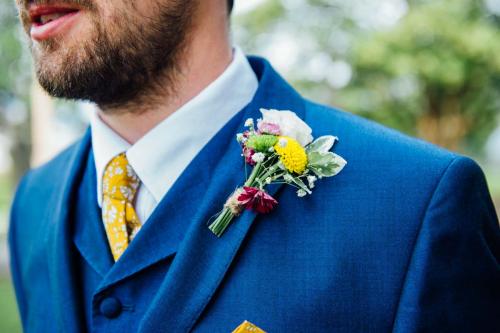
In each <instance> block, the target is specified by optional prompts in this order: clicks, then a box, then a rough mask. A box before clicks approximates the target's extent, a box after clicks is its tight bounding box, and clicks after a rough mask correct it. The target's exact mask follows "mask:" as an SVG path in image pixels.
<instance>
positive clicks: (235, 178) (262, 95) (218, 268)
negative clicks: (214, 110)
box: [124, 58, 305, 332]
mask: <svg viewBox="0 0 500 333" xmlns="http://www.w3.org/2000/svg"><path fill="white" fill-rule="evenodd" d="M250 61H251V64H252V67H253V69H254V71H255V72H256V73H257V75H258V77H259V89H258V91H257V93H256V96H255V97H254V100H253V101H252V102H251V103H250V104H249V105H248V106H247V107H246V108H245V109H244V110H242V111H241V112H240V113H239V114H238V115H236V116H235V117H234V118H233V119H232V120H231V121H230V122H229V123H228V124H227V125H226V126H225V127H224V128H223V129H222V130H221V131H220V132H219V133H218V134H217V135H216V136H215V137H214V138H213V139H212V140H211V142H210V143H209V144H208V145H207V146H205V148H204V149H203V150H202V151H201V152H200V154H199V155H198V156H197V158H196V159H195V160H194V161H193V162H192V163H191V165H190V166H189V167H188V169H187V170H186V172H185V173H184V174H183V175H182V176H181V179H180V180H179V182H180V183H181V184H180V185H182V183H184V182H186V183H187V182H190V185H191V187H186V186H178V187H179V189H178V190H179V191H178V192H173V193H172V195H171V196H170V197H169V200H170V204H169V206H168V208H170V209H172V210H178V211H182V210H184V212H183V214H182V216H183V217H184V218H183V219H182V220H177V223H185V224H187V223H189V227H188V228H187V229H186V231H185V236H184V238H183V239H182V242H181V244H180V246H179V249H178V251H177V254H176V255H175V258H174V260H173V263H172V265H171V267H170V268H169V271H168V273H167V276H166V278H165V280H164V281H163V283H162V285H161V287H160V290H159V291H158V294H157V296H156V297H155V299H154V300H153V303H152V306H151V307H150V308H149V310H148V312H147V313H146V314H145V316H144V319H143V321H142V323H141V326H140V332H155V331H156V330H157V329H158V327H162V329H163V330H164V331H169V332H185V331H189V330H191V329H192V327H193V326H194V324H195V322H196V320H197V319H198V317H199V316H200V315H201V313H202V311H203V310H204V309H205V307H206V305H207V304H208V302H209V301H210V300H211V298H212V297H213V295H214V293H215V291H216V289H217V288H218V287H219V285H220V283H221V281H222V279H223V278H224V276H225V274H226V272H227V270H228V268H229V267H230V265H231V263H232V261H233V259H234V258H235V256H236V254H237V251H238V249H239V248H240V246H241V243H242V242H243V240H244V239H245V238H246V237H247V234H248V233H249V230H251V229H250V228H251V225H252V223H253V221H254V219H255V217H256V215H255V213H253V212H251V211H245V212H244V213H243V214H242V215H241V216H240V217H238V218H237V219H235V220H234V222H233V224H232V225H231V226H230V227H229V228H228V229H227V231H226V233H225V234H224V235H223V236H222V237H221V238H220V239H219V238H217V237H216V236H215V235H213V234H212V233H211V232H210V230H209V229H208V227H207V221H208V220H209V219H210V218H211V217H213V215H214V214H215V213H217V212H218V211H219V210H220V209H221V208H222V206H223V204H224V202H225V200H226V199H227V196H228V195H230V194H231V193H232V191H233V190H234V189H235V188H237V187H238V186H241V185H242V182H243V181H244V163H243V160H242V158H241V156H240V154H241V151H240V147H239V144H238V143H237V142H236V140H235V135H236V133H238V132H242V131H243V129H244V127H243V124H244V121H245V120H246V119H247V118H254V119H256V118H259V117H260V112H259V109H260V108H262V107H263V108H275V109H287V110H292V111H294V112H296V113H297V114H298V116H299V117H301V118H304V117H305V115H304V112H305V111H304V102H303V100H302V98H301V97H300V96H299V95H298V94H297V93H296V92H294V90H293V89H292V88H291V87H289V86H288V85H287V83H286V82H285V81H284V80H283V79H281V78H280V77H279V75H278V74H277V73H276V72H274V71H273V70H272V68H271V67H270V65H269V64H268V63H267V62H266V61H264V60H262V59H258V58H251V59H250ZM188 178H189V179H188ZM279 189H280V186H273V187H271V188H269V189H268V191H269V192H270V194H271V195H275V194H276V193H277V191H278V190H279ZM180 190H184V191H187V192H188V193H181V191H180ZM191 191H195V192H196V193H197V197H196V198H192V197H190V195H189V192H191ZM183 195H187V196H188V197H189V198H190V199H192V201H191V202H190V205H189V206H187V207H186V206H184V205H176V203H177V202H178V199H180V198H182V196H183ZM180 200H182V199H180ZM278 200H279V199H278ZM164 208H165V207H164ZM277 209H279V206H278V208H277ZM158 225H159V224H158ZM150 228H151V229H154V228H155V227H154V226H152V225H151V227H150ZM156 228H157V229H156V230H155V231H156V232H157V234H155V235H152V234H151V233H149V232H148V233H146V230H143V231H141V233H142V232H144V233H143V235H142V236H144V237H155V240H154V241H155V243H156V246H158V245H159V244H161V239H162V237H164V236H167V235H165V233H164V232H162V228H161V227H160V226H157V227H156ZM141 233H140V234H141ZM138 237H139V236H138ZM131 246H134V244H133V243H132V245H131ZM159 246H160V251H159V252H163V255H165V254H166V252H168V251H166V252H165V250H163V251H162V250H161V247H162V245H159ZM136 250H137V248H136ZM130 255H132V251H131V254H130ZM147 255H152V256H153V257H157V256H159V254H154V253H152V252H150V251H148V252H147ZM124 256H125V255H124Z"/></svg>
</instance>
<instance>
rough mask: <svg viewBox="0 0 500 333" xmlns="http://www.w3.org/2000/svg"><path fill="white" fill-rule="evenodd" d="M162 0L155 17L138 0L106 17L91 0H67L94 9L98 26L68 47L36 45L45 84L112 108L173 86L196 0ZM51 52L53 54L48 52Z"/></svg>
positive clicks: (37, 65)
mask: <svg viewBox="0 0 500 333" xmlns="http://www.w3.org/2000/svg"><path fill="white" fill-rule="evenodd" d="M35 2H37V1H35ZM43 2H45V3H47V2H50V0H49V1H40V2H39V3H43ZM158 2H159V3H158V4H156V6H158V8H156V10H154V11H153V12H154V13H155V14H154V16H153V17H142V16H139V14H136V11H135V9H134V3H133V1H124V5H125V7H124V8H122V9H121V10H120V13H119V14H118V15H116V16H114V19H112V20H109V21H108V22H106V21H104V20H103V19H100V17H99V15H98V10H97V9H96V8H98V6H95V5H94V3H93V2H92V0H77V1H68V2H67V3H70V4H78V5H80V6H84V7H85V8H87V9H88V11H89V13H91V14H93V15H90V17H92V25H93V27H94V28H93V31H92V33H91V36H90V37H89V38H87V39H86V40H82V41H81V46H80V47H78V48H75V47H72V48H65V47H64V45H63V41H62V40H59V39H57V38H54V39H51V40H49V41H45V42H43V43H39V45H37V48H35V47H33V45H31V49H32V52H33V56H34V60H35V72H36V76H37V78H38V81H39V82H40V85H41V86H42V87H43V88H44V89H45V90H46V91H47V92H48V93H49V94H50V95H52V96H54V97H60V98H66V99H79V100H88V101H91V102H94V103H96V104H98V105H99V106H100V107H102V108H109V109H112V108H114V107H117V106H121V105H127V104H134V103H137V104H140V103H141V101H142V102H148V101H144V99H147V98H152V97H151V96H153V95H154V94H153V93H152V92H153V91H156V90H161V91H163V92H165V91H174V90H175V77H176V75H177V73H178V65H179V61H180V58H181V57H182V54H183V50H184V48H185V45H186V40H187V37H188V31H189V27H190V26H191V17H192V16H193V11H194V0H168V1H163V0H162V1H158ZM58 3H60V2H58ZM117 18H119V19H117ZM48 53H53V54H51V55H50V56H48V57H44V54H48ZM54 55H55V56H54ZM149 102H151V101H149Z"/></svg>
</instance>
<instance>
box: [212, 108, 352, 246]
mask: <svg viewBox="0 0 500 333" xmlns="http://www.w3.org/2000/svg"><path fill="white" fill-rule="evenodd" d="M260 111H261V113H262V118H261V119H258V120H257V126H255V122H254V120H253V119H247V121H246V122H245V128H246V130H245V131H244V132H243V133H239V134H238V135H237V137H236V139H237V140H238V142H239V143H240V145H241V149H242V156H243V157H244V159H245V163H246V164H248V165H250V166H252V167H253V169H252V172H251V173H250V175H249V176H247V178H246V181H245V183H244V185H243V186H242V187H240V188H238V189H236V191H234V192H233V194H232V195H230V196H229V198H228V199H227V201H226V203H225V205H224V208H223V209H222V211H221V212H219V214H217V215H216V217H215V220H214V221H213V222H212V223H210V225H209V229H210V230H211V231H212V232H213V233H214V234H215V235H216V236H217V237H220V236H222V234H223V233H224V231H225V230H226V228H227V227H228V226H229V224H231V222H232V221H233V219H234V218H235V217H237V216H239V215H240V214H241V213H242V212H243V210H244V209H250V210H253V211H255V212H257V213H260V214H266V213H269V212H270V211H272V210H273V209H274V208H275V207H276V206H277V205H278V201H277V200H276V199H274V198H273V197H272V196H271V195H269V194H268V193H267V192H266V190H265V187H266V186H267V185H270V184H287V185H290V186H293V187H295V188H296V190H297V196H298V197H304V196H306V195H310V194H312V190H313V188H314V186H315V183H316V181H317V180H318V179H321V178H323V177H333V176H335V175H337V174H338V173H339V172H340V171H342V169H343V168H344V166H345V165H346V163H347V162H346V161H345V160H344V159H343V158H342V157H340V156H339V155H337V154H334V153H332V152H331V151H330V149H331V148H332V147H333V145H334V144H335V142H336V141H337V137H335V136H331V135H326V136H321V137H319V138H317V139H316V140H313V137H312V135H311V133H312V130H311V128H310V127H309V126H308V125H307V124H306V123H305V122H303V121H302V120H301V119H300V118H299V117H297V115H296V114H295V113H294V112H292V111H278V110H266V109H260Z"/></svg>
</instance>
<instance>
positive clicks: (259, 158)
mask: <svg viewBox="0 0 500 333" xmlns="http://www.w3.org/2000/svg"><path fill="white" fill-rule="evenodd" d="M265 158H266V155H264V154H263V153H255V154H253V155H252V160H253V161H254V162H255V163H260V162H263V161H264V159H265Z"/></svg>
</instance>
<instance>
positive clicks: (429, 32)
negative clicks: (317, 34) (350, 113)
mask: <svg viewBox="0 0 500 333" xmlns="http://www.w3.org/2000/svg"><path fill="white" fill-rule="evenodd" d="M498 54H500V30H499V24H498V21H495V20H494V19H493V18H492V17H491V16H489V15H488V12H487V11H486V9H485V8H484V7H483V4H482V3H481V2H480V1H474V0H441V1H432V2H414V3H413V5H412V6H411V7H410V11H409V13H408V15H407V16H406V17H404V19H402V20H401V21H400V22H399V24H397V25H396V26H395V27H394V28H392V29H390V30H389V31H382V32H377V33H375V34H374V36H371V38H363V39H361V40H360V41H359V42H358V44H357V45H356V46H355V48H354V50H353V57H352V61H353V66H354V68H355V73H356V75H355V78H354V80H353V81H352V84H351V85H350V86H349V87H348V88H347V89H345V92H344V93H343V94H341V99H340V100H341V102H343V103H345V105H347V106H350V107H352V108H353V110H356V111H357V112H360V113H362V114H364V115H368V116H370V117H372V118H375V119H377V120H379V121H382V122H384V123H387V124H389V125H391V126H393V127H399V128H401V129H402V130H404V131H406V132H409V133H412V134H417V135H419V136H421V137H423V138H425V139H427V140H430V141H432V142H435V143H437V144H439V145H441V146H444V147H447V148H450V149H453V150H460V149H461V148H465V147H464V144H468V145H469V146H472V147H474V148H477V147H480V146H481V145H482V144H483V143H484V141H485V139H486V138H487V136H488V134H490V133H491V130H492V129H494V128H495V126H496V124H497V122H496V116H497V115H498V110H499V107H500V57H498ZM363 99H365V102H363V103H359V102H357V101H359V100H363Z"/></svg>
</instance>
